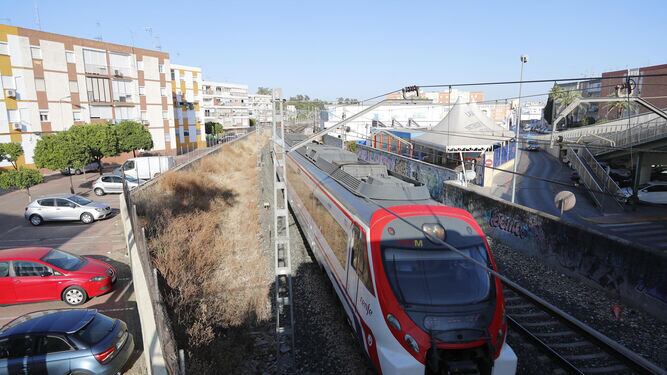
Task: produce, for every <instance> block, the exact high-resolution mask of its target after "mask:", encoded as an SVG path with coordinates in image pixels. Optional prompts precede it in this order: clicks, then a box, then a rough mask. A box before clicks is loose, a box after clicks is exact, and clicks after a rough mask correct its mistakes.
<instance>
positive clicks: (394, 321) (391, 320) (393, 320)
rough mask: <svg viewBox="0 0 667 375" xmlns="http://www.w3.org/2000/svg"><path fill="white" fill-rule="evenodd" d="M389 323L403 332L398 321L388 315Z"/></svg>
mask: <svg viewBox="0 0 667 375" xmlns="http://www.w3.org/2000/svg"><path fill="white" fill-rule="evenodd" d="M387 322H389V325H391V326H392V327H394V328H396V330H397V331H400V330H401V323H400V322H399V321H398V319H396V317H395V316H393V315H391V314H387Z"/></svg>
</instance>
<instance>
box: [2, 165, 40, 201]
mask: <svg viewBox="0 0 667 375" xmlns="http://www.w3.org/2000/svg"><path fill="white" fill-rule="evenodd" d="M42 182H44V176H42V174H41V173H39V171H38V170H35V169H28V168H24V167H20V168H17V169H16V170H13V171H5V172H0V188H3V189H25V190H26V192H27V193H28V201H29V202H30V201H32V196H31V195H30V188H31V187H33V186H35V185H37V184H39V183H42Z"/></svg>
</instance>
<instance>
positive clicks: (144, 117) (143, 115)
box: [141, 111, 148, 121]
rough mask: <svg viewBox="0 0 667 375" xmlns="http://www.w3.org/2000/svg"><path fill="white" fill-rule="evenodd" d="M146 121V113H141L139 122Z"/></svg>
mask: <svg viewBox="0 0 667 375" xmlns="http://www.w3.org/2000/svg"><path fill="white" fill-rule="evenodd" d="M147 120H148V114H147V113H146V111H141V121H147Z"/></svg>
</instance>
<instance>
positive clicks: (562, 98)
mask: <svg viewBox="0 0 667 375" xmlns="http://www.w3.org/2000/svg"><path fill="white" fill-rule="evenodd" d="M549 98H551V99H552V103H553V104H552V108H551V109H550V111H549V112H551V116H552V121H551V123H552V124H553V121H555V120H556V118H557V117H558V116H560V113H561V112H562V111H563V110H564V109H565V108H566V107H567V106H569V105H570V104H572V103H574V102H575V101H576V100H577V99H581V92H579V91H578V90H564V89H563V88H562V87H560V86H556V85H554V87H552V88H551V91H550V92H549ZM581 106H586V103H581ZM554 108H557V109H558V110H557V111H554V110H553V109H554ZM556 113H558V115H555V114H556ZM571 119H572V115H571V114H568V115H567V116H566V117H565V124H566V125H567V124H569V123H570V122H571ZM556 125H558V124H556Z"/></svg>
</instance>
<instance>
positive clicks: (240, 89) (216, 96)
mask: <svg viewBox="0 0 667 375" xmlns="http://www.w3.org/2000/svg"><path fill="white" fill-rule="evenodd" d="M202 87H203V90H202V91H203V93H202V95H203V102H202V103H203V104H202V107H203V109H204V121H206V122H209V121H212V122H217V123H220V124H221V125H222V126H223V128H224V129H226V130H245V129H247V128H248V127H249V126H250V105H249V102H248V100H249V99H248V86H247V85H241V84H236V83H224V82H212V81H203V82H202Z"/></svg>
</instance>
